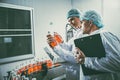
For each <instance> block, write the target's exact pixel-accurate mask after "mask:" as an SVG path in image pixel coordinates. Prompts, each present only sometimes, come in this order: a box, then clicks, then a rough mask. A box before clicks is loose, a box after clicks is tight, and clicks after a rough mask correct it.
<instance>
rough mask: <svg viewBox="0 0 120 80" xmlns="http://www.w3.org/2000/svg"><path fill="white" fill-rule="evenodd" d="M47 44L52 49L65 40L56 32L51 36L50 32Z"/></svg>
mask: <svg viewBox="0 0 120 80" xmlns="http://www.w3.org/2000/svg"><path fill="white" fill-rule="evenodd" d="M47 42H48V44H49V45H50V47H51V48H54V47H55V46H57V45H58V44H60V43H62V42H63V39H62V37H61V36H60V35H59V34H58V33H57V32H54V35H51V34H50V32H48V35H47Z"/></svg>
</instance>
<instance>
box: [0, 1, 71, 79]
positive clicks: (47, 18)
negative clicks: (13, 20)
mask: <svg viewBox="0 0 120 80" xmlns="http://www.w3.org/2000/svg"><path fill="white" fill-rule="evenodd" d="M1 2H4V3H10V4H14V5H21V6H28V7H33V8H34V34H35V55H36V57H38V58H42V57H43V58H44V57H45V56H47V55H46V53H45V52H44V50H43V48H44V47H45V46H46V45H47V43H46V34H47V32H48V30H49V31H56V32H58V33H60V34H61V35H63V38H65V36H64V34H65V25H66V13H67V12H68V10H69V9H70V8H71V1H70V0H2V1H1ZM23 62H25V60H24V61H18V62H14V63H9V64H3V65H0V80H3V79H2V77H3V76H4V75H6V72H7V71H9V70H12V69H14V68H15V67H16V66H17V65H20V64H21V63H23Z"/></svg>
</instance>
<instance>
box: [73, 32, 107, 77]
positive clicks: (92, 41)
mask: <svg viewBox="0 0 120 80" xmlns="http://www.w3.org/2000/svg"><path fill="white" fill-rule="evenodd" d="M74 44H75V46H76V47H78V48H80V50H82V51H83V53H84V54H85V56H86V57H97V58H102V57H105V55H106V53H105V49H104V46H103V43H102V39H101V36H100V34H95V35H91V36H87V37H82V38H79V39H75V40H74ZM82 69H83V73H84V75H93V74H100V73H103V72H100V71H97V70H93V69H89V68H86V67H85V65H84V64H83V65H82Z"/></svg>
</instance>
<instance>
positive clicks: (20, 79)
mask: <svg viewBox="0 0 120 80" xmlns="http://www.w3.org/2000/svg"><path fill="white" fill-rule="evenodd" d="M52 66H53V63H52V61H51V60H44V61H40V60H30V61H29V62H25V63H22V64H20V65H19V66H16V68H15V69H13V70H12V71H9V72H7V73H8V76H4V80H32V78H34V77H37V76H36V75H37V74H41V73H42V76H45V74H46V73H47V70H48V69H49V68H52ZM43 74H44V75H43ZM39 76H40V75H39ZM39 78H40V77H39ZM38 80H39V79H38Z"/></svg>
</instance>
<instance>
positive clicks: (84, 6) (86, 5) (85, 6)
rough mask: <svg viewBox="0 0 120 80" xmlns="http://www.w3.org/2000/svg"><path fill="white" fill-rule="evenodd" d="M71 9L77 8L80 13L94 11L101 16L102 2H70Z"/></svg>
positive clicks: (76, 0) (93, 0)
mask: <svg viewBox="0 0 120 80" xmlns="http://www.w3.org/2000/svg"><path fill="white" fill-rule="evenodd" d="M72 2H73V3H72V7H73V8H78V9H80V10H81V11H86V10H96V11H97V12H99V13H100V14H102V8H103V6H102V5H103V3H102V0H72Z"/></svg>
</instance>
